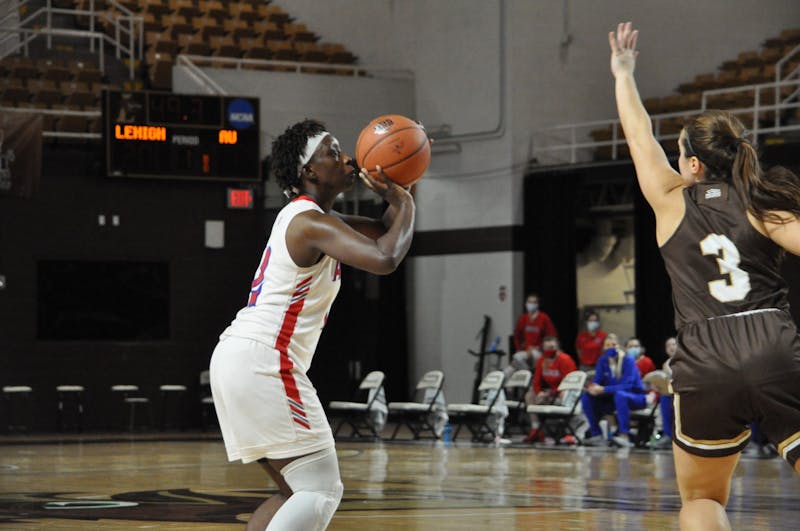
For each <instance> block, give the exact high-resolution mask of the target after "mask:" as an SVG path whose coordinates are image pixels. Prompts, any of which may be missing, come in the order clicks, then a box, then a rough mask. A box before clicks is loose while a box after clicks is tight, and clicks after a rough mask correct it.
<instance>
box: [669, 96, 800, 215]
mask: <svg viewBox="0 0 800 531" xmlns="http://www.w3.org/2000/svg"><path fill="white" fill-rule="evenodd" d="M684 130H685V131H686V134H685V135H684V137H683V140H684V144H683V147H684V152H685V153H686V154H687V156H696V157H697V158H698V159H699V160H700V162H702V163H703V165H704V166H705V178H706V180H709V181H728V182H730V181H733V185H734V187H735V188H736V192H737V193H738V194H739V197H740V198H741V199H742V202H743V203H744V205H745V207H746V208H747V211H748V212H750V213H751V214H752V215H753V216H755V217H756V218H757V219H759V220H760V221H766V222H770V223H789V222H790V221H792V219H800V177H798V176H797V175H795V174H794V173H792V172H791V171H790V170H788V169H786V168H784V167H782V166H775V167H774V168H770V169H769V170H768V171H767V172H766V173H765V172H764V171H763V170H762V169H761V164H760V162H759V160H758V153H757V152H756V148H755V146H754V145H753V144H751V143H750V142H749V141H748V140H747V139H746V131H745V128H744V125H743V124H742V122H741V121H740V120H739V119H738V118H736V117H735V116H734V115H732V114H731V113H729V112H726V111H719V110H708V111H705V112H704V113H702V114H700V115H699V116H696V117H695V118H693V119H692V120H690V121H689V122H688V123H687V124H686V126H685V127H684ZM779 211H780V212H788V213H789V214H790V216H789V217H788V218H787V217H786V216H781V215H780V214H778V213H777V212H779Z"/></svg>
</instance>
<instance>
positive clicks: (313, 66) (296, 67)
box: [175, 54, 414, 95]
mask: <svg viewBox="0 0 800 531" xmlns="http://www.w3.org/2000/svg"><path fill="white" fill-rule="evenodd" d="M175 64H176V65H177V66H183V67H186V72H187V73H188V74H189V76H190V77H191V78H192V79H193V80H194V81H195V82H196V83H197V84H198V85H199V86H200V87H201V88H203V89H204V90H206V91H207V92H209V93H210V94H222V95H224V94H226V92H225V89H223V88H222V87H221V86H220V85H219V84H218V83H216V82H215V81H214V80H213V79H212V78H211V76H209V75H208V73H207V72H206V71H204V70H203V69H201V68H200V66H211V67H214V66H217V65H220V64H225V65H231V66H232V67H233V68H235V69H236V70H241V69H243V68H245V67H247V66H256V67H257V66H262V67H265V68H267V69H269V68H274V69H280V70H281V71H286V72H294V73H311V72H313V71H314V70H325V71H336V72H342V74H343V75H348V76H353V77H361V76H365V75H369V76H370V77H375V78H383V79H414V73H413V72H412V71H410V70H401V69H388V68H373V67H368V66H361V65H348V64H337V63H310V62H303V61H273V60H270V59H239V58H236V57H221V56H209V55H190V54H179V55H178V56H177V59H176V62H175ZM227 70H229V68H227Z"/></svg>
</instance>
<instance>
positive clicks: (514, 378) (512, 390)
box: [504, 369, 533, 433]
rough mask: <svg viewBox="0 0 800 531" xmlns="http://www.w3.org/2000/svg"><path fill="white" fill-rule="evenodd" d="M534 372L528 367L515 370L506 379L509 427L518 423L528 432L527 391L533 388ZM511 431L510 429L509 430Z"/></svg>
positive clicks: (524, 431)
mask: <svg viewBox="0 0 800 531" xmlns="http://www.w3.org/2000/svg"><path fill="white" fill-rule="evenodd" d="M531 380H533V373H531V371H529V370H527V369H521V370H519V371H516V372H514V373H513V374H512V375H511V376H510V377H509V378H508V380H507V381H506V384H505V386H504V387H505V389H506V395H507V398H506V405H507V406H508V420H509V422H508V424H509V427H510V426H511V425H513V424H517V425H519V426H520V427H521V429H522V430H523V433H527V426H528V424H529V422H528V415H527V414H526V411H525V407H526V406H525V393H527V392H528V390H529V389H530V388H531ZM509 433H510V430H509Z"/></svg>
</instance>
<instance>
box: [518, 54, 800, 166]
mask: <svg viewBox="0 0 800 531" xmlns="http://www.w3.org/2000/svg"><path fill="white" fill-rule="evenodd" d="M798 48H800V47H798ZM798 71H800V68H798V69H795V71H793V72H791V73H790V74H789V75H787V76H786V77H787V78H788V77H791V76H796V75H797V74H798ZM784 87H792V88H794V89H795V90H794V91H792V92H791V93H790V94H788V95H787V96H782V95H781V92H782V91H781V89H782V88H784ZM767 91H769V92H770V93H774V94H775V95H776V96H775V100H774V103H771V104H768V105H765V104H762V101H764V98H763V96H762V95H763V94H764V93H766V92H767ZM751 92H752V95H753V96H752V97H753V104H752V105H751V106H747V107H742V108H736V109H726V111H727V112H730V113H732V114H735V115H739V116H743V117H745V118H749V117H750V116H752V128H751V130H750V131H751V134H752V135H753V138H754V140H755V141H757V140H758V137H759V136H761V135H764V134H774V133H781V132H787V131H800V124H798V125H782V124H781V123H780V114H781V113H782V112H784V111H787V110H790V109H800V101H797V96H798V94H800V77H798V78H795V79H786V78H784V79H783V80H781V81H776V82H771V83H760V84H755V85H743V86H738V87H731V88H724V89H714V90H706V91H703V94H702V100H701V102H702V103H701V108H700V109H689V110H685V111H676V112H669V113H661V114H654V115H652V116H651V120H652V122H653V133H654V135H655V137H656V139H657V140H658V141H659V142H662V141H665V140H675V139H677V138H678V136H680V133H679V132H677V133H662V127H663V125H664V124H665V122H667V123H668V122H669V121H671V120H674V119H676V118H680V119H686V118H689V117H691V116H696V115H698V114H701V113H702V112H703V111H704V110H705V109H706V108H707V104H708V99H709V97H712V96H716V95H721V94H735V93H745V94H747V95H748V96H749V95H750V93H751ZM781 98H782V99H781ZM765 112H771V113H774V116H775V119H774V121H773V122H772V123H771V124H770V125H764V126H762V125H761V124H760V118H761V117H762V116H763V113H765ZM609 126H610V127H611V139H610V140H592V141H589V140H586V141H582V140H579V138H585V136H587V135H588V133H589V132H591V131H592V130H596V129H600V128H607V127H609ZM621 145H625V138H624V136H623V135H622V134H621V131H620V121H619V119H609V120H595V121H591V122H580V123H574V124H566V125H559V126H555V127H550V128H546V129H542V130H540V131H536V132H534V133H533V134H532V135H531V154H532V157H533V158H535V159H536V160H537V163H538V164H563V163H570V164H575V163H577V162H581V160H579V157H578V155H579V151H581V150H589V149H596V148H602V147H609V146H610V147H611V159H612V160H616V159H617V157H618V155H619V146H621ZM565 152H566V154H567V157H566V158H565V157H564V156H563V154H564V153H565ZM559 154H561V156H559Z"/></svg>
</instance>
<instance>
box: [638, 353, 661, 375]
mask: <svg viewBox="0 0 800 531" xmlns="http://www.w3.org/2000/svg"><path fill="white" fill-rule="evenodd" d="M636 367H638V368H639V374H640V375H642V376H644V375H645V374H647V373H648V372H653V371H654V370H656V364H655V363H653V360H651V359H650V358H648V357H647V356H646V355H644V354H642V355H641V356H640V357H639V359H638V360H636Z"/></svg>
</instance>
